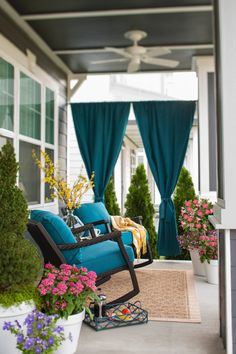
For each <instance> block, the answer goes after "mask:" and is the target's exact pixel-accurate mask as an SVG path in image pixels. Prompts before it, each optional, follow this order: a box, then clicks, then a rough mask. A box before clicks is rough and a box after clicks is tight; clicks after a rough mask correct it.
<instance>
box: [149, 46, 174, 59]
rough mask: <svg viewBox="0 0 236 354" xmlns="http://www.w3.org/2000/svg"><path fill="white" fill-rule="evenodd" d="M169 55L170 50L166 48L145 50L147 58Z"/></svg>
mask: <svg viewBox="0 0 236 354" xmlns="http://www.w3.org/2000/svg"><path fill="white" fill-rule="evenodd" d="M170 53H171V50H170V49H168V48H164V47H150V48H147V55H148V56H149V57H156V56H161V55H165V54H170Z"/></svg>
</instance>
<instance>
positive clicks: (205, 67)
mask: <svg viewBox="0 0 236 354" xmlns="http://www.w3.org/2000/svg"><path fill="white" fill-rule="evenodd" d="M193 67H194V70H195V71H196V73H197V77H198V134H199V172H200V173H199V193H200V195H201V196H202V197H205V198H209V199H211V200H212V201H215V200H216V191H214V190H213V191H212V190H211V189H212V188H211V186H210V162H211V161H210V153H209V133H210V130H209V129H210V127H209V119H210V117H209V82H208V80H209V79H208V74H209V73H214V58H213V57H212V56H201V57H195V58H194V59H193Z"/></svg>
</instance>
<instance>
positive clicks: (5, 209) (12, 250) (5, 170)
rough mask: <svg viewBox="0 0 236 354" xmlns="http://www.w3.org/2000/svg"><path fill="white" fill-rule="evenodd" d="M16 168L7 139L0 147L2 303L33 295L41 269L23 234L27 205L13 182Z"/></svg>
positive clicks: (0, 292) (0, 302)
mask: <svg viewBox="0 0 236 354" xmlns="http://www.w3.org/2000/svg"><path fill="white" fill-rule="evenodd" d="M18 170H19V166H18V163H17V162H16V157H15V153H14V149H13V146H12V145H11V144H10V143H7V144H6V145H4V146H3V148H2V150H1V151H0V205H1V208H0V304H2V305H5V306H9V305H13V304H14V303H19V302H21V301H24V300H29V299H30V298H31V299H32V292H31V289H34V288H35V286H36V285H37V281H39V275H40V273H41V271H42V262H41V259H40V256H39V253H38V250H37V249H36V247H35V246H34V245H33V243H31V242H30V241H28V240H26V239H25V238H24V232H25V230H26V224H27V221H28V206H27V202H26V200H25V198H24V196H23V193H22V191H21V190H20V189H19V188H18V187H17V186H16V175H17V172H18ZM32 291H33V290H32Z"/></svg>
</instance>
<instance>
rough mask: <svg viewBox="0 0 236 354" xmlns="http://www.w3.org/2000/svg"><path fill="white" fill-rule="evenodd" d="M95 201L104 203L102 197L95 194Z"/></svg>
mask: <svg viewBox="0 0 236 354" xmlns="http://www.w3.org/2000/svg"><path fill="white" fill-rule="evenodd" d="M94 201H95V203H98V202H103V203H104V197H97V196H95V200H94Z"/></svg>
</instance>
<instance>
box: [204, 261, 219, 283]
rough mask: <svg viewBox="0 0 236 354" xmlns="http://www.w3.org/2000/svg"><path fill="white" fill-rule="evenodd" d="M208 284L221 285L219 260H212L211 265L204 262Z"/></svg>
mask: <svg viewBox="0 0 236 354" xmlns="http://www.w3.org/2000/svg"><path fill="white" fill-rule="evenodd" d="M204 266H205V271H206V276H207V282H208V283H210V284H214V285H218V283H219V269H218V268H219V267H218V260H217V259H212V260H210V263H208V262H207V261H205V262H204Z"/></svg>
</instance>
